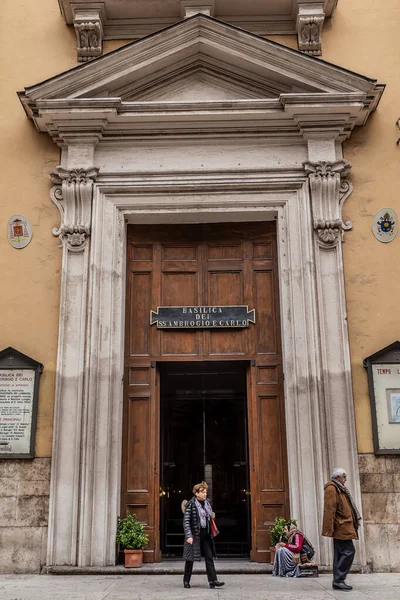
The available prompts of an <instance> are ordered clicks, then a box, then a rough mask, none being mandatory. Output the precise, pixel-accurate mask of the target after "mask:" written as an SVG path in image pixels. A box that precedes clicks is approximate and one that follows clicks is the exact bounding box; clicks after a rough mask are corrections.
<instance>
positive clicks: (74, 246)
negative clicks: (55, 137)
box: [50, 167, 99, 252]
mask: <svg viewBox="0 0 400 600" xmlns="http://www.w3.org/2000/svg"><path fill="white" fill-rule="evenodd" d="M98 172H99V170H98V169H96V168H95V167H92V168H90V169H65V168H63V167H57V169H56V170H55V171H53V172H52V173H51V174H50V175H51V179H52V181H53V183H55V184H56V185H55V186H54V187H53V188H52V189H51V192H50V196H51V199H52V201H53V202H54V204H55V205H56V206H57V208H58V210H59V211H60V216H61V225H60V227H54V228H53V230H52V233H53V235H55V236H57V237H59V238H60V240H61V243H62V245H63V246H66V247H67V248H68V250H70V251H71V252H82V251H83V250H84V248H85V247H86V245H87V243H88V241H89V237H90V231H91V227H90V223H91V215H92V196H93V184H94V182H95V180H96V178H97V175H98Z"/></svg>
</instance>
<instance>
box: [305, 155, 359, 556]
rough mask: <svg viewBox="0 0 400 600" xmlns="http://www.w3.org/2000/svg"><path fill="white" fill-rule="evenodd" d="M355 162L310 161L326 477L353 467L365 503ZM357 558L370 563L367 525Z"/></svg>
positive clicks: (353, 485)
mask: <svg viewBox="0 0 400 600" xmlns="http://www.w3.org/2000/svg"><path fill="white" fill-rule="evenodd" d="M350 168H351V165H350V164H349V163H347V162H345V161H344V160H337V161H318V162H305V163H304V169H305V171H306V173H307V174H308V178H309V190H310V201H311V213H312V226H313V230H314V260H315V283H316V289H317V307H318V321H319V332H320V334H319V335H320V353H321V360H320V365H321V367H320V374H319V378H320V381H321V388H320V400H319V405H320V409H321V419H322V428H323V430H325V432H326V458H327V460H326V468H327V473H326V478H329V475H330V472H331V471H332V469H333V468H334V467H343V468H344V469H346V471H347V473H348V485H349V488H350V490H351V492H352V493H353V496H354V498H355V501H356V504H357V505H358V506H359V507H360V508H361V492H360V478H359V471H358V456H357V439H356V430H355V420H354V406H353V392H352V384H351V364H350V348H349V338H348V330H347V312H346V299H345V288H344V271H343V257H342V244H341V243H340V242H341V241H342V237H343V231H346V230H349V229H351V227H352V225H351V223H350V222H344V221H343V219H342V206H343V202H344V201H345V200H346V198H347V197H348V196H349V195H350V193H351V191H352V186H351V184H350V182H348V181H347V179H346V176H347V175H348V174H349V172H350ZM331 553H332V547H331V544H330V542H329V540H327V538H323V540H322V548H321V560H322V563H323V564H330V562H331V559H332V555H331ZM356 562H357V563H358V564H361V565H362V566H364V565H365V564H366V556H365V547H364V535H363V528H362V527H361V530H360V540H359V544H358V554H357V557H356Z"/></svg>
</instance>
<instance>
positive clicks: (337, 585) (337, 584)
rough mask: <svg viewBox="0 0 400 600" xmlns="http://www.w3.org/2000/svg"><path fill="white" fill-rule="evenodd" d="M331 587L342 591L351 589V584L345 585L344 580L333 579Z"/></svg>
mask: <svg viewBox="0 0 400 600" xmlns="http://www.w3.org/2000/svg"><path fill="white" fill-rule="evenodd" d="M332 587H333V589H334V590H343V591H344V592H349V591H350V590H352V589H353V588H352V586H351V585H347V583H345V582H344V581H337V582H336V581H333V582H332Z"/></svg>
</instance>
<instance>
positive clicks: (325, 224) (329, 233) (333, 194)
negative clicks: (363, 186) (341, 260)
mask: <svg viewBox="0 0 400 600" xmlns="http://www.w3.org/2000/svg"><path fill="white" fill-rule="evenodd" d="M303 165H304V169H305V172H306V173H307V175H308V179H309V184H310V194H311V206H312V214H313V229H314V231H315V234H316V238H317V243H318V244H319V245H320V246H321V247H324V248H333V247H335V246H336V245H337V244H338V243H339V241H343V232H344V231H348V230H350V229H351V228H352V223H351V222H350V221H346V222H344V221H343V220H342V206H343V203H344V201H345V200H346V198H348V196H349V195H350V194H351V192H352V189H353V187H352V184H351V183H350V181H348V180H347V179H345V178H346V177H347V176H348V174H349V173H350V169H351V164H350V163H348V162H345V161H344V160H337V161H335V162H329V161H320V162H316V163H315V162H305V163H303Z"/></svg>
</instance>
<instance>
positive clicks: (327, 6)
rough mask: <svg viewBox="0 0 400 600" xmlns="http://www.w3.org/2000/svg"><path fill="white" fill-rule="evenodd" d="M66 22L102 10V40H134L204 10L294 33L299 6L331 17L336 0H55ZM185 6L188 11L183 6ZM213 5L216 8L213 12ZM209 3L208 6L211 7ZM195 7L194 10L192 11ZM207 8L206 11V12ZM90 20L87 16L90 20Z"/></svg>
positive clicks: (255, 27)
mask: <svg viewBox="0 0 400 600" xmlns="http://www.w3.org/2000/svg"><path fill="white" fill-rule="evenodd" d="M58 2H59V5H60V9H61V14H62V16H63V17H64V20H65V22H66V23H68V25H72V24H73V23H74V15H75V13H76V12H77V11H87V10H89V9H94V8H96V9H99V10H101V19H102V25H103V31H104V39H105V40H116V39H118V40H137V39H141V38H143V37H145V36H147V35H150V34H153V33H155V32H156V31H160V30H161V29H164V28H166V27H170V26H171V25H174V24H175V23H178V22H179V21H180V20H181V19H183V18H185V16H186V17H188V16H190V15H189V12H190V13H191V14H192V15H194V14H196V13H198V12H204V13H205V14H207V15H210V16H212V17H213V16H214V15H217V16H218V19H219V20H220V21H222V22H224V23H230V24H231V25H235V26H236V27H239V28H241V29H245V30H247V31H250V32H251V33H255V34H257V35H260V36H270V35H295V34H296V32H297V16H298V13H299V9H300V8H302V9H303V7H305V6H306V7H308V8H309V9H310V10H311V15H312V16H313V15H314V14H315V12H316V9H315V7H317V9H318V7H319V6H321V5H322V7H323V14H324V16H325V18H329V17H331V16H332V13H333V11H334V10H335V7H336V4H337V2H338V0H268V1H266V0H264V2H260V0H246V2H239V1H238V0H234V1H233V0H231V1H230V2H227V1H226V0H182V2H178V1H177V0H168V1H167V0H165V1H164V2H154V1H152V2H145V1H143V0H58ZM182 5H183V6H184V7H187V10H185V8H182ZM214 5H215V11H214ZM210 6H211V9H210ZM195 9H197V10H195ZM206 11H207V12H206ZM89 20H90V19H89Z"/></svg>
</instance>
